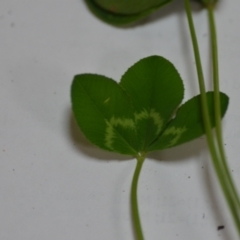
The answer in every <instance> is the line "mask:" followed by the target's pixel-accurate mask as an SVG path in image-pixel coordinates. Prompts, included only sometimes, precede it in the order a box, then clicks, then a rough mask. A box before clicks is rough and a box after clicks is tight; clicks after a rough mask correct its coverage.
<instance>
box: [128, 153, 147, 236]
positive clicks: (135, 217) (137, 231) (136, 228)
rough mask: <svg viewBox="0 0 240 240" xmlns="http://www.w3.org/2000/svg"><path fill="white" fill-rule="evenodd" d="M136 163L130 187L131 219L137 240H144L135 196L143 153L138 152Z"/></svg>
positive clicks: (143, 158) (143, 157)
mask: <svg viewBox="0 0 240 240" xmlns="http://www.w3.org/2000/svg"><path fill="white" fill-rule="evenodd" d="M136 159H137V165H136V169H135V172H134V175H133V180H132V188H131V207H132V219H133V226H134V231H135V235H136V239H137V240H144V237H143V231H142V227H141V221H140V216H139V210H138V198H137V187H138V179H139V175H140V172H141V169H142V165H143V162H144V160H145V154H139V155H138V156H137V157H136Z"/></svg>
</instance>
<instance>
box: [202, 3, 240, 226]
mask: <svg viewBox="0 0 240 240" xmlns="http://www.w3.org/2000/svg"><path fill="white" fill-rule="evenodd" d="M206 8H207V10H208V19H209V27H210V33H211V49H212V66H213V84H214V109H215V121H216V136H217V144H218V148H219V152H220V155H221V158H222V166H223V168H224V171H225V173H226V178H227V181H228V183H229V188H230V189H231V191H232V194H233V196H234V197H233V198H234V200H235V201H236V203H235V204H236V205H238V206H237V214H239V211H240V200H239V195H238V192H237V190H236V187H235V185H234V182H233V179H232V176H231V173H230V171H229V167H228V164H227V160H226V154H225V150H224V145H223V137H222V124H221V109H220V106H221V102H220V94H219V92H220V91H219V67H218V46H217V33H216V24H215V18H214V5H212V4H208V5H207V6H206ZM239 231H240V230H239Z"/></svg>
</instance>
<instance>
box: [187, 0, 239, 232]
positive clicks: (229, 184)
mask: <svg viewBox="0 0 240 240" xmlns="http://www.w3.org/2000/svg"><path fill="white" fill-rule="evenodd" d="M205 5H206V8H207V10H208V16H209V26H210V32H211V48H212V64H213V82H214V109H215V110H214V111H215V113H214V114H215V121H216V137H217V141H216V143H215V141H214V137H213V134H212V131H211V124H210V120H209V111H208V106H207V101H206V90H205V84H204V77H203V71H202V66H201V59H200V53H199V48H198V42H197V38H196V33H195V28H194V24H193V19H192V14H191V7H190V3H189V0H185V8H186V13H187V18H188V23H189V29H190V33H191V38H192V44H193V50H194V55H195V59H196V67H197V73H198V80H199V88H200V92H201V103H202V115H203V120H204V126H205V130H206V136H207V142H208V146H209V150H210V153H211V156H212V161H213V165H214V167H215V171H216V174H217V176H218V179H219V182H220V185H221V187H222V190H223V192H224V195H225V198H226V200H227V203H228V205H229V208H230V211H231V213H232V216H233V219H234V222H235V225H236V227H237V230H238V233H239V235H240V216H239V213H240V201H239V197H238V193H237V191H236V187H235V185H234V183H233V180H232V177H231V174H230V171H229V168H228V165H227V161H226V157H225V151H224V146H223V140H222V127H221V110H220V104H221V102H220V94H219V71H218V51H217V35H216V27H215V20H214V5H215V4H214V3H209V4H207V3H205Z"/></svg>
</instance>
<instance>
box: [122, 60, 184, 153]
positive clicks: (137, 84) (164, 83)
mask: <svg viewBox="0 0 240 240" xmlns="http://www.w3.org/2000/svg"><path fill="white" fill-rule="evenodd" d="M120 86H121V87H122V88H123V89H124V90H125V91H126V92H127V94H128V95H129V96H130V97H131V99H132V103H133V107H134V109H135V122H136V127H137V129H138V141H139V144H140V149H142V150H145V149H146V148H147V146H148V145H149V144H150V143H152V141H153V140H154V139H156V138H157V137H158V135H159V134H160V133H161V132H162V130H163V128H164V127H165V125H166V123H167V122H168V121H169V119H170V118H171V116H172V114H173V112H174V111H175V110H176V108H177V107H178V106H179V104H180V103H181V101H182V99H183V92H184V89H183V82H182V79H181V77H180V75H179V74H178V72H177V70H176V69H175V67H174V66H173V65H172V64H171V63H170V62H169V61H168V60H166V59H164V58H162V57H159V56H152V57H149V58H145V59H143V60H140V61H139V62H137V63H136V64H134V66H132V67H131V68H129V69H128V70H127V72H126V73H125V74H124V75H123V77H122V80H121V82H120Z"/></svg>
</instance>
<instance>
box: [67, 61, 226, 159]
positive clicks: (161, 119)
mask: <svg viewBox="0 0 240 240" xmlns="http://www.w3.org/2000/svg"><path fill="white" fill-rule="evenodd" d="M183 92H184V87H183V81H182V79H181V77H180V75H179V73H178V72H177V70H176V69H175V67H174V66H173V65H172V63H170V62H169V61H168V60H166V59H164V58H163V57H160V56H150V57H147V58H144V59H142V60H140V61H138V62H137V63H135V64H134V65H133V66H132V67H130V68H129V69H128V70H127V71H126V73H125V74H124V75H123V76H122V79H121V81H120V83H117V82H116V81H114V80H112V79H110V78H107V77H105V76H101V75H97V74H80V75H77V76H75V77H74V80H73V83H72V88H71V97H72V108H73V112H74V115H75V118H76V121H77V124H78V125H79V127H80V129H81V130H82V132H83V133H84V135H85V136H86V138H88V139H89V141H90V142H92V143H93V144H95V145H96V146H98V147H100V148H102V149H105V150H108V151H113V152H118V153H121V154H126V155H132V156H137V155H138V154H139V153H147V152H150V151H155V150H162V149H165V148H169V147H173V146H176V145H179V144H182V143H185V142H188V141H191V140H193V139H195V138H198V137H200V136H201V135H203V134H204V132H205V131H204V124H203V120H202V115H201V103H200V96H199V95H198V96H196V97H194V98H192V99H190V100H189V101H187V102H186V103H184V104H183V105H182V106H180V104H181V102H182V99H183ZM220 96H221V111H222V115H224V113H225V112H226V109H227V106H228V97H227V96H226V95H225V94H223V93H221V95H220ZM207 99H208V105H209V114H210V119H211V123H212V127H214V126H215V121H214V99H213V93H212V92H209V93H207ZM175 115H176V116H175Z"/></svg>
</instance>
